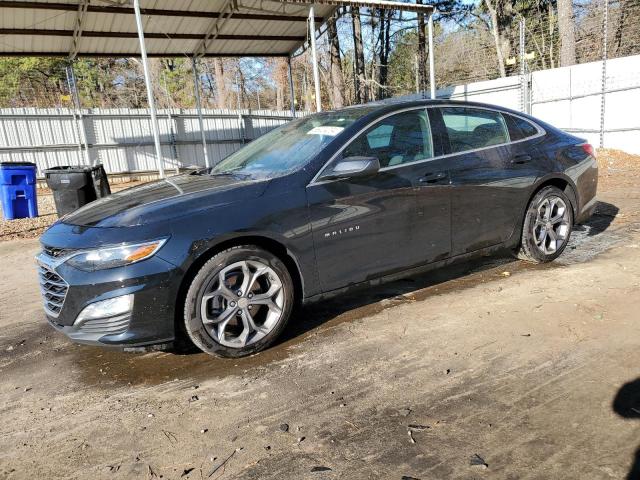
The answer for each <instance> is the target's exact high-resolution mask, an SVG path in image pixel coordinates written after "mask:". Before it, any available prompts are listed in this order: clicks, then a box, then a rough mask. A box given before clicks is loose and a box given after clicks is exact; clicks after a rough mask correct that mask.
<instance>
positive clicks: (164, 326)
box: [36, 253, 182, 347]
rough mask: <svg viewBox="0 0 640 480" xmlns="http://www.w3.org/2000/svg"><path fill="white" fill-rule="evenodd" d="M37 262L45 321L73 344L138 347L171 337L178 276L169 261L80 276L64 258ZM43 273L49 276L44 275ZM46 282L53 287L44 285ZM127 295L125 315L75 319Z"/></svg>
mask: <svg viewBox="0 0 640 480" xmlns="http://www.w3.org/2000/svg"><path fill="white" fill-rule="evenodd" d="M36 261H37V263H38V265H39V269H40V284H41V291H42V293H43V301H44V305H45V314H46V316H47V320H48V322H49V324H51V326H53V327H54V328H55V329H56V330H57V331H59V332H61V333H63V334H65V335H66V336H67V337H69V338H70V339H71V340H73V341H74V342H77V343H83V344H90V345H105V346H119V347H138V346H145V345H153V344H157V343H166V342H170V341H172V340H173V339H174V335H175V330H174V312H175V299H176V297H177V292H178V285H179V283H180V279H181V278H182V272H181V271H180V270H179V269H178V268H177V267H175V266H174V265H172V264H171V263H169V262H167V261H165V260H163V259H162V258H160V257H158V256H153V257H151V258H149V259H147V260H143V261H141V262H138V263H134V264H132V265H128V266H125V267H118V268H113V269H107V270H99V271H95V272H84V271H82V270H78V269H76V268H73V267H71V266H69V265H67V264H66V263H65V261H66V258H64V257H63V258H54V257H51V256H49V255H46V254H45V253H40V254H38V255H37V256H36ZM43 271H44V272H52V273H51V274H50V275H47V276H45V277H43V275H42V272H43ZM47 278H48V279H49V280H50V281H51V282H53V283H54V284H57V285H58V286H55V285H54V286H52V285H51V284H49V283H47ZM60 280H62V282H61V281H60ZM65 285H66V288H65ZM130 294H131V295H133V307H132V309H131V310H130V311H129V312H127V313H125V314H120V315H118V316H115V317H108V318H92V319H88V320H87V319H85V320H82V321H77V319H78V315H79V314H80V312H82V310H83V309H84V308H85V307H87V306H88V305H89V304H92V303H95V302H99V301H102V300H107V299H111V298H115V297H119V296H122V295H130ZM56 295H57V296H56Z"/></svg>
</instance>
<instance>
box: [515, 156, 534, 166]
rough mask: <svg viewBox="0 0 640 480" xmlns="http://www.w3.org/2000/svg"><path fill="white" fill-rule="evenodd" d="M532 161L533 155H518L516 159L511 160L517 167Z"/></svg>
mask: <svg viewBox="0 0 640 480" xmlns="http://www.w3.org/2000/svg"><path fill="white" fill-rule="evenodd" d="M530 161H531V155H527V154H524V155H516V156H515V157H513V160H511V163H513V164H515V165H522V164H523V163H527V162H530Z"/></svg>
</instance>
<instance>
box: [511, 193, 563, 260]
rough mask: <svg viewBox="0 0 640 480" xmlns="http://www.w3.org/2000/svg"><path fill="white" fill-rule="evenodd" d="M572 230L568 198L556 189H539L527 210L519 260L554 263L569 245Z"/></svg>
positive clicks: (518, 254)
mask: <svg viewBox="0 0 640 480" xmlns="http://www.w3.org/2000/svg"><path fill="white" fill-rule="evenodd" d="M549 227H550V228H549ZM572 228H573V207H572V206H571V201H570V200H569V198H568V197H567V196H566V195H565V193H564V192H563V191H562V190H560V189H559V188H557V187H554V186H548V187H544V188H542V189H541V190H540V191H539V192H538V193H536V195H535V196H534V197H533V198H532V199H531V202H530V203H529V205H528V207H527V211H526V213H525V217H524V222H523V226H522V237H521V242H520V249H519V251H518V253H517V256H518V258H520V259H522V260H525V261H528V262H533V263H546V262H551V261H553V260H555V259H556V258H558V257H559V256H560V255H561V254H562V252H563V251H564V249H565V248H566V246H567V244H568V243H569V239H570V237H571V231H572ZM552 232H553V233H552Z"/></svg>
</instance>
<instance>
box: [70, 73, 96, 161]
mask: <svg viewBox="0 0 640 480" xmlns="http://www.w3.org/2000/svg"><path fill="white" fill-rule="evenodd" d="M66 73H67V85H68V86H69V93H71V98H72V99H73V106H74V110H75V113H74V115H73V117H74V119H75V120H76V130H77V133H78V150H80V154H81V155H82V156H83V157H84V162H85V164H86V165H92V162H91V156H90V155H89V142H88V140H87V129H86V127H85V125H84V117H83V116H82V106H81V105H80V96H79V95H78V87H77V85H76V75H75V73H74V71H73V64H71V63H70V64H69V65H67V69H66Z"/></svg>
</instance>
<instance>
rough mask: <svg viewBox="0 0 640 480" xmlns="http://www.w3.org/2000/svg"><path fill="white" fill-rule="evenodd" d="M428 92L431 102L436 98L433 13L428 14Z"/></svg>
mask: <svg viewBox="0 0 640 480" xmlns="http://www.w3.org/2000/svg"><path fill="white" fill-rule="evenodd" d="M428 25H429V90H430V94H431V95H430V97H431V99H432V100H435V98H436V69H435V60H434V58H433V11H431V13H430V14H429V23H428Z"/></svg>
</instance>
